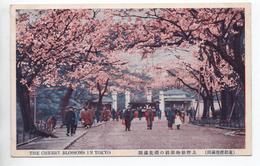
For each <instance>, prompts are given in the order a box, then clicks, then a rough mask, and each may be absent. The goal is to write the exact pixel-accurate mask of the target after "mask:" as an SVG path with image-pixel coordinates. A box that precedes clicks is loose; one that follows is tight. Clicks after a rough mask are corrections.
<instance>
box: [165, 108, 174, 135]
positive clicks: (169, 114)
mask: <svg viewBox="0 0 260 166" xmlns="http://www.w3.org/2000/svg"><path fill="white" fill-rule="evenodd" d="M174 116H175V110H174V109H169V110H168V111H167V121H168V128H169V129H170V130H172V125H173V123H174Z"/></svg>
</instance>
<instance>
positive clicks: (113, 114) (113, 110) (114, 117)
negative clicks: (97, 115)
mask: <svg viewBox="0 0 260 166" xmlns="http://www.w3.org/2000/svg"><path fill="white" fill-rule="evenodd" d="M111 114H112V119H113V121H114V120H115V119H116V110H115V109H114V108H112V111H111Z"/></svg>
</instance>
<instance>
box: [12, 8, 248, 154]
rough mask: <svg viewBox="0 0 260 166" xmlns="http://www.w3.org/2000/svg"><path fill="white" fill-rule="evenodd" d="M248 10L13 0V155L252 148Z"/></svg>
mask: <svg viewBox="0 0 260 166" xmlns="http://www.w3.org/2000/svg"><path fill="white" fill-rule="evenodd" d="M250 13H251V11H250V4H248V3H233V4H215V5H210V4H185V5H184V4H178V5H177V4H168V5H167V4H164V5H163V4H153V5H152V4H146V5H70V6H66V5H12V6H11V36H12V38H11V61H12V62H11V69H12V72H11V74H12V76H11V81H12V82H11V97H12V98H11V141H12V142H11V143H12V146H11V150H12V152H11V153H12V156H13V157H23V156H27V157H50V156H51V157H53V156H62V157H66V156H140V157H146V156H147V157H148V156H149V157H151V156H165V157H166V156H237V155H251V139H252V138H251V125H252V122H251V114H252V113H251V111H252V110H251V93H252V92H251V50H250V49H251V46H250V45H251V42H250V40H251V39H250V38H251V36H250V35H251V34H250Z"/></svg>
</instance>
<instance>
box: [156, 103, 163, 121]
mask: <svg viewBox="0 0 260 166" xmlns="http://www.w3.org/2000/svg"><path fill="white" fill-rule="evenodd" d="M156 115H157V117H158V119H159V120H161V118H162V111H161V110H160V108H159V107H158V106H156Z"/></svg>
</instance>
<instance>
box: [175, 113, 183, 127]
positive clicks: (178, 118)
mask: <svg viewBox="0 0 260 166" xmlns="http://www.w3.org/2000/svg"><path fill="white" fill-rule="evenodd" d="M181 124H182V120H181V115H180V113H179V112H177V114H176V116H175V125H176V126H177V130H180V126H181Z"/></svg>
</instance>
